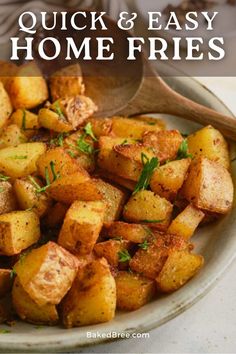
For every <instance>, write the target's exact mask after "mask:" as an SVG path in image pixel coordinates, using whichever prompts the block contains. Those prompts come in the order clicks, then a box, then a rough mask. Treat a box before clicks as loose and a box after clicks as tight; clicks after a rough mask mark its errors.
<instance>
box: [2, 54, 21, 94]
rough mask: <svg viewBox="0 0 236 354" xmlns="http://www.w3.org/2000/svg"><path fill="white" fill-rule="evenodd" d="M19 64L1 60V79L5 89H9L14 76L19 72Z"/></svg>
mask: <svg viewBox="0 0 236 354" xmlns="http://www.w3.org/2000/svg"><path fill="white" fill-rule="evenodd" d="M17 70H18V66H17V65H15V64H13V63H11V62H8V61H3V60H0V81H1V82H2V83H3V85H4V87H5V89H6V90H7V91H8V89H9V85H10V83H11V79H12V77H14V76H15V75H16V73H17Z"/></svg>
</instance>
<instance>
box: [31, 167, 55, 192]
mask: <svg viewBox="0 0 236 354" xmlns="http://www.w3.org/2000/svg"><path fill="white" fill-rule="evenodd" d="M50 169H51V172H52V175H53V182H55V181H56V180H57V179H58V178H60V173H56V171H55V163H54V162H53V161H51V162H50ZM28 179H29V180H30V182H31V183H32V184H33V186H34V187H35V191H36V193H38V194H39V193H44V192H46V190H47V189H48V188H49V187H50V185H51V182H50V177H49V169H48V167H45V179H46V186H44V187H41V186H40V185H39V184H38V183H37V182H36V181H35V179H34V178H33V177H32V176H28Z"/></svg>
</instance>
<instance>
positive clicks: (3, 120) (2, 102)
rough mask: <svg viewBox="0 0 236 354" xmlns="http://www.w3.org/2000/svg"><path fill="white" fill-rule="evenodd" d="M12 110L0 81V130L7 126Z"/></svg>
mask: <svg viewBox="0 0 236 354" xmlns="http://www.w3.org/2000/svg"><path fill="white" fill-rule="evenodd" d="M12 110H13V108H12V104H11V100H10V98H9V96H8V93H7V91H6V90H5V88H4V86H3V83H2V82H1V81H0V112H1V113H0V129H1V128H3V127H4V126H5V125H6V124H7V122H8V120H9V118H10V115H11V113H12Z"/></svg>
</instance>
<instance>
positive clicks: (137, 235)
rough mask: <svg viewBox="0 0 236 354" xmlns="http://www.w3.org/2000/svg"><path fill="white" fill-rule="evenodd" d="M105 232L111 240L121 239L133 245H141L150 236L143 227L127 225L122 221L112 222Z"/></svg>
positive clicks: (149, 231)
mask: <svg viewBox="0 0 236 354" xmlns="http://www.w3.org/2000/svg"><path fill="white" fill-rule="evenodd" d="M106 231H107V235H108V236H109V237H111V238H116V237H121V238H122V239H124V240H127V241H131V242H133V243H143V242H144V241H145V240H146V239H147V238H148V237H149V236H150V235H151V234H152V231H151V230H150V229H149V227H147V226H145V225H138V224H127V223H125V222H122V221H116V222H113V223H112V224H111V225H110V227H109V228H108V229H107V230H106Z"/></svg>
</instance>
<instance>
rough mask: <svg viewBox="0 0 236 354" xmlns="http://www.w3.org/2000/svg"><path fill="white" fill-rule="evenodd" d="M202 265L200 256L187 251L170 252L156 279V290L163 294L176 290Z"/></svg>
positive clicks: (202, 260) (202, 261)
mask: <svg viewBox="0 0 236 354" xmlns="http://www.w3.org/2000/svg"><path fill="white" fill-rule="evenodd" d="M203 263H204V259H203V257H202V256H199V255H196V254H191V253H189V252H187V251H177V250H172V251H171V252H170V253H169V255H168V258H167V260H166V262H165V265H164V267H163V268H162V270H161V272H160V273H159V275H158V277H157V278H156V281H157V287H158V289H159V290H160V291H162V292H164V293H170V292H173V291H175V290H178V289H179V288H181V287H182V286H183V285H184V284H185V283H186V282H187V281H189V280H190V279H191V278H192V277H193V276H194V275H196V274H197V273H198V272H199V270H200V269H201V268H202V266H203Z"/></svg>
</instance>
